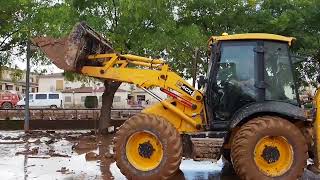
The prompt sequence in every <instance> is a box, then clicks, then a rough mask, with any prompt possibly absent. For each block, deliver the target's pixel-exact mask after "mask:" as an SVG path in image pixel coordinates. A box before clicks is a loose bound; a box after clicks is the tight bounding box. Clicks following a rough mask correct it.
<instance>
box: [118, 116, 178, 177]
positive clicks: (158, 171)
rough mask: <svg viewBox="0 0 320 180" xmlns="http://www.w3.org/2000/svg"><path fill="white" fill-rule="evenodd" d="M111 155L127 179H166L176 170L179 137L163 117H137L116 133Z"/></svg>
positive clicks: (132, 118) (128, 121)
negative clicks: (113, 149) (113, 150)
mask: <svg viewBox="0 0 320 180" xmlns="http://www.w3.org/2000/svg"><path fill="white" fill-rule="evenodd" d="M115 154H116V155H115V158H116V162H117V166H118V167H119V169H120V171H121V172H122V174H124V175H125V176H126V177H127V178H128V179H139V180H142V179H148V180H149V179H167V178H169V177H170V176H172V175H174V174H175V172H176V171H177V170H178V169H179V166H180V163H181V157H182V142H181V137H180V134H179V132H178V131H177V130H176V128H174V127H173V126H172V125H171V124H170V123H169V122H168V121H166V120H165V119H164V118H162V117H159V116H156V115H148V114H138V115H135V116H133V117H131V118H130V119H128V120H127V121H126V122H125V123H124V124H123V125H122V126H121V127H120V129H119V131H118V132H117V134H116V137H115Z"/></svg>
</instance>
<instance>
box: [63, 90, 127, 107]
mask: <svg viewBox="0 0 320 180" xmlns="http://www.w3.org/2000/svg"><path fill="white" fill-rule="evenodd" d="M94 95H95V96H97V97H98V101H99V107H101V103H102V97H101V96H102V92H96V93H74V94H73V93H63V98H64V105H65V106H64V107H65V108H84V98H85V97H86V96H94ZM127 97H128V92H116V93H115V98H114V102H113V107H114V108H129V107H128V105H127V100H126V99H127ZM66 100H67V101H66ZM68 100H70V102H68Z"/></svg>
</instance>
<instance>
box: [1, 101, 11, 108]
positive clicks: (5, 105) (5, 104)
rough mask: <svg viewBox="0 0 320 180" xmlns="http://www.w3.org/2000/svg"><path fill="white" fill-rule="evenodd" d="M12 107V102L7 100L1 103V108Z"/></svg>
mask: <svg viewBox="0 0 320 180" xmlns="http://www.w3.org/2000/svg"><path fill="white" fill-rule="evenodd" d="M11 108H12V104H11V103H9V102H5V103H3V104H2V109H11Z"/></svg>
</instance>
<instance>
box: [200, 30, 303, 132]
mask: <svg viewBox="0 0 320 180" xmlns="http://www.w3.org/2000/svg"><path fill="white" fill-rule="evenodd" d="M210 40H211V44H210V46H211V58H210V64H209V68H208V73H207V79H208V80H207V84H206V87H205V95H206V96H207V98H206V104H207V106H206V107H207V114H208V118H209V119H210V120H212V121H211V123H213V124H211V126H213V127H215V128H218V129H221V128H222V129H224V128H228V127H229V124H230V123H231V122H230V121H231V119H232V118H233V116H234V114H235V113H236V112H237V111H239V110H240V109H243V108H246V107H248V106H249V105H251V104H254V103H262V102H267V101H277V102H284V103H289V104H293V105H295V106H298V105H299V98H298V93H297V87H296V84H295V81H294V76H293V69H292V62H291V58H290V53H289V46H290V45H291V43H292V41H293V40H294V38H290V37H284V36H279V35H273V34H260V33H252V34H237V35H225V34H224V35H223V36H215V37H212V38H211V39H210Z"/></svg>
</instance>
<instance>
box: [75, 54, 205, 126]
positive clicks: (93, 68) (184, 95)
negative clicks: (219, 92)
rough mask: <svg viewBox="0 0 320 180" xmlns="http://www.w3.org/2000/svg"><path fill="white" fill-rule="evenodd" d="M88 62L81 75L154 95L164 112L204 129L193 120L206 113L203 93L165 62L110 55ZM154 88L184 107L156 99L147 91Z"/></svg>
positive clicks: (97, 57) (90, 59)
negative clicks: (204, 111)
mask: <svg viewBox="0 0 320 180" xmlns="http://www.w3.org/2000/svg"><path fill="white" fill-rule="evenodd" d="M87 62H89V63H88V64H89V65H84V66H83V67H82V69H81V73H82V74H84V75H87V76H91V77H96V78H102V79H109V80H114V81H119V82H126V83H130V84H134V85H136V86H137V87H139V88H142V89H144V90H146V91H147V92H148V93H151V95H152V96H153V97H155V98H156V99H158V100H159V101H160V103H161V104H162V105H163V106H164V107H165V108H167V109H169V110H170V111H171V112H173V113H174V114H176V115H178V116H179V117H180V118H181V119H183V120H185V121H186V122H188V123H189V124H190V125H192V126H193V127H194V128H196V129H200V128H201V127H202V126H201V125H203V122H201V123H199V120H198V121H196V120H194V119H193V117H195V116H197V115H198V116H199V115H200V113H201V112H203V109H204V108H203V106H204V105H203V96H202V93H201V92H200V91H198V90H196V89H195V88H194V87H192V86H191V85H190V84H189V83H188V82H187V81H185V80H184V79H183V78H182V77H180V76H179V75H178V74H176V73H175V72H173V71H171V70H170V68H169V66H168V64H166V63H165V62H164V61H163V60H161V59H151V58H146V57H140V56H135V55H130V54H126V55H120V54H116V53H111V54H97V55H89V56H88V57H87ZM97 62H98V63H97ZM92 64H93V65H92ZM94 64H98V65H94ZM153 87H160V89H161V91H163V92H164V93H166V94H167V95H168V96H170V97H171V99H174V102H178V103H179V104H181V105H182V106H176V105H175V103H173V102H172V101H167V100H162V99H161V98H159V97H157V95H155V94H153V93H152V92H151V91H149V90H148V88H153ZM203 114H205V113H203ZM204 119H205V118H204Z"/></svg>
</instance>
